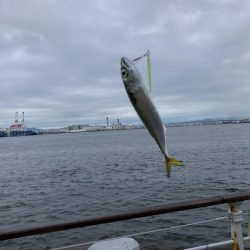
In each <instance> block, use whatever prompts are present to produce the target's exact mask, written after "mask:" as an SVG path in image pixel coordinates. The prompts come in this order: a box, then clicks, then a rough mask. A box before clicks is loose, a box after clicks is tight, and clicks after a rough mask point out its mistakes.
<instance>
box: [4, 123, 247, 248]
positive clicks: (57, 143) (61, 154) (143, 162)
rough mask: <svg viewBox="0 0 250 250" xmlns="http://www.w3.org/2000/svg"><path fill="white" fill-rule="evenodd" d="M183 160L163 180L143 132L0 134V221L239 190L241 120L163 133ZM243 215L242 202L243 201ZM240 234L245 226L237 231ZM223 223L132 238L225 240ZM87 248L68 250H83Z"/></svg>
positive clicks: (152, 224)
mask: <svg viewBox="0 0 250 250" xmlns="http://www.w3.org/2000/svg"><path fill="white" fill-rule="evenodd" d="M168 149H169V151H170V153H171V154H173V155H175V156H176V157H177V158H178V159H181V160H183V161H184V163H185V165H186V166H185V167H183V168H174V169H173V171H172V176H171V178H170V179H167V178H166V177H165V167H164V159H163V157H162V155H161V153H160V152H159V149H158V148H157V146H156V144H155V142H154V141H153V139H152V138H151V137H150V136H149V135H148V133H147V131H146V130H143V129H142V130H130V131H128V130H126V131H109V132H108V131H107V132H92V133H81V134H60V135H43V136H32V137H16V138H0V167H1V168H0V169H1V174H0V191H1V195H0V224H1V227H3V226H11V225H15V224H19V225H28V224H30V223H45V222H49V223H51V222H54V221H57V220H71V219H76V218H88V217H89V216H97V215H98V216H99V215H104V214H110V213H112V212H121V211H126V210H129V209H137V208H144V207H145V206H153V205H160V204H163V203H168V202H174V201H183V200H190V199H195V198H202V197H208V196H213V195H219V194H225V193H232V192H236V191H241V190H247V189H248V190H249V183H250V124H239V125H220V126H200V127H179V128H168ZM243 208H244V210H250V202H245V203H244V204H243ZM227 209H228V208H227V205H221V206H215V207H211V208H203V209H196V210H191V211H186V212H179V213H174V214H166V215H160V216H153V217H149V218H142V219H136V220H130V221H126V222H119V223H112V224H107V225H101V226H93V227H89V228H85V229H74V230H69V231H65V232H58V233H52V234H46V235H41V236H34V237H26V238H23V239H17V240H11V241H4V242H0V249H7V250H9V249H52V248H55V247H62V246H66V245H71V244H78V243H82V242H88V241H93V240H101V239H106V238H111V237H116V236H123V235H127V234H133V233H137V232H142V231H149V230H154V229H157V228H164V227H172V226H178V225H181V224H186V223H192V222H196V221H200V220H206V219H212V218H215V217H218V216H225V215H227ZM244 230H246V226H245V227H244ZM228 237H230V225H229V224H228V223H227V222H210V223H207V224H205V225H197V226H192V227H188V228H176V229H174V230H171V231H163V232H160V233H154V234H147V235H140V236H137V237H135V239H136V240H137V241H138V242H139V243H140V245H141V249H142V250H149V249H156V250H158V249H159V250H163V249H182V248H184V247H191V246H196V245H200V244H206V243H211V242H215V241H216V242H217V241H220V240H226V239H228ZM87 248H88V246H84V247H81V248H79V247H78V248H74V249H87Z"/></svg>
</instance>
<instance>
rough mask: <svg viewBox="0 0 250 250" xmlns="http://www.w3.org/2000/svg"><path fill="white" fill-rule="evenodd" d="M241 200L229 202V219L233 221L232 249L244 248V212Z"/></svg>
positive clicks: (241, 249) (240, 249)
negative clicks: (241, 207)
mask: <svg viewBox="0 0 250 250" xmlns="http://www.w3.org/2000/svg"><path fill="white" fill-rule="evenodd" d="M240 204H241V203H240V202H237V203H229V208H230V209H229V211H228V214H229V219H230V221H231V239H232V240H233V243H232V250H244V241H243V233H242V226H241V224H242V223H243V221H244V218H243V212H242V210H241V209H240Z"/></svg>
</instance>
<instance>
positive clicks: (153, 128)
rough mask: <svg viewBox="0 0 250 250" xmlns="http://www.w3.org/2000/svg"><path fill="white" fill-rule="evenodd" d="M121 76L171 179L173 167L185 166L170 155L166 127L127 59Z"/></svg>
mask: <svg viewBox="0 0 250 250" xmlns="http://www.w3.org/2000/svg"><path fill="white" fill-rule="evenodd" d="M121 76H122V80H123V83H124V86H125V89H126V91H127V94H128V96H129V99H130V101H131V103H132V105H133V106H134V108H135V110H136V112H137V114H138V115H139V117H140V118H141V120H142V122H143V123H144V125H145V126H146V128H147V129H148V131H149V133H150V134H151V135H152V137H153V138H154V139H155V141H156V143H157V144H158V146H159V148H160V149H161V151H162V153H163V155H164V157H165V160H166V174H167V176H168V177H169V176H170V170H171V165H176V166H182V165H183V164H182V162H181V161H179V160H176V159H175V158H173V157H171V156H170V155H169V154H168V150H167V144H166V128H165V125H164V124H163V122H162V120H161V118H160V115H159V113H158V111H157V110H156V108H155V105H154V104H153V102H152V100H151V98H150V94H149V92H148V90H147V89H146V87H145V85H144V83H143V80H142V77H141V74H140V72H139V71H138V69H137V68H136V66H135V64H134V63H133V62H132V61H130V60H129V59H127V58H126V57H123V58H122V59H121Z"/></svg>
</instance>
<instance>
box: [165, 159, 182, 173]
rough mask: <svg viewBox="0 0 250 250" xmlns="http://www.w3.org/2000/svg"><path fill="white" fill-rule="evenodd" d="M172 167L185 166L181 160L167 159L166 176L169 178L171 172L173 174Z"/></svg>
mask: <svg viewBox="0 0 250 250" xmlns="http://www.w3.org/2000/svg"><path fill="white" fill-rule="evenodd" d="M172 165H175V166H184V164H183V163H182V161H179V160H177V159H175V158H172V157H166V174H167V177H170V172H171V166H172Z"/></svg>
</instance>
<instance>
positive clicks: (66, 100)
mask: <svg viewBox="0 0 250 250" xmlns="http://www.w3.org/2000/svg"><path fill="white" fill-rule="evenodd" d="M147 49H150V51H151V61H152V82H153V100H154V102H155V104H156V106H157V108H158V110H159V112H160V114H161V116H162V117H163V119H164V121H166V122H167V121H175V120H191V119H201V118H211V117H250V1H247V0H246V1H233V0H227V1H217V0H213V1H209V0H207V1H198V0H197V1H178V0H176V1H165V0H162V1H149V0H148V1H142V0H141V1H132V0H126V1H118V0H108V1H105V0H100V1H94V0H91V1H90V0H89V1H82V0H72V1H71V0H51V1H50V0H41V1H39V0H25V1H20V0H16V1H15V0H6V1H5V0H0V104H1V108H0V127H9V125H10V124H11V123H12V122H13V120H14V113H15V112H16V111H19V112H22V111H24V112H25V114H26V123H27V125H28V126H35V127H38V128H45V127H57V126H58V127H63V126H66V125H69V124H83V123H92V124H93V123H105V117H106V116H109V117H110V119H111V120H112V119H113V120H116V119H117V118H120V120H121V121H123V122H125V121H138V116H137V115H136V113H135V111H134V109H133V107H132V105H131V104H130V102H129V99H128V97H127V94H126V92H125V89H124V86H123V83H122V80H121V76H120V59H121V57H122V56H127V57H128V58H130V59H133V58H135V57H137V56H139V55H141V54H143V53H145V52H146V50H147ZM138 65H139V68H140V70H141V72H142V74H143V76H144V77H145V73H146V72H145V65H146V60H142V61H141V62H139V63H138ZM145 78H146V77H145Z"/></svg>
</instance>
